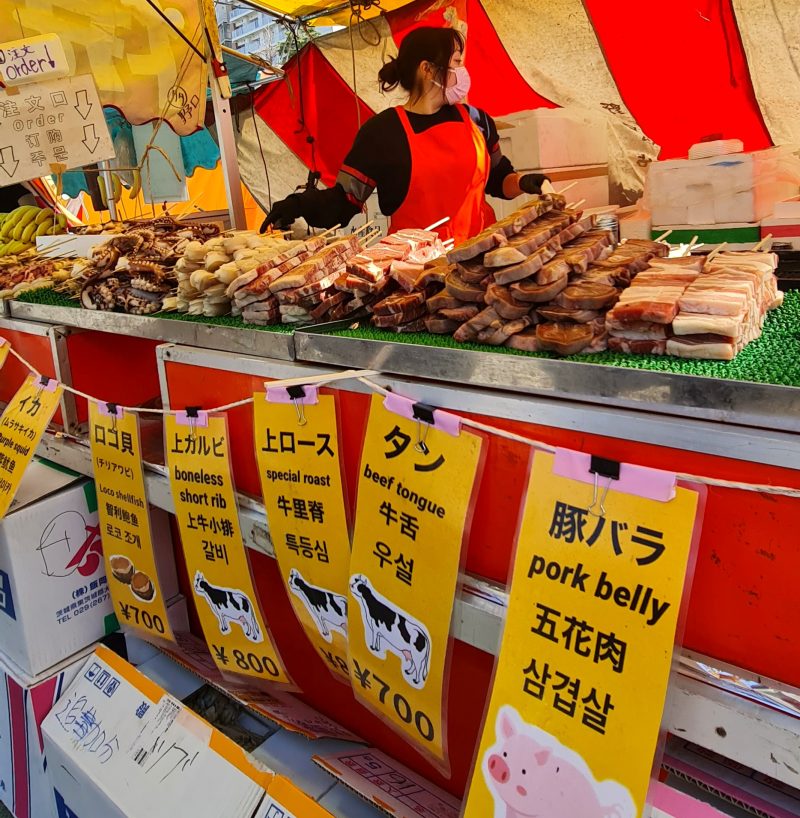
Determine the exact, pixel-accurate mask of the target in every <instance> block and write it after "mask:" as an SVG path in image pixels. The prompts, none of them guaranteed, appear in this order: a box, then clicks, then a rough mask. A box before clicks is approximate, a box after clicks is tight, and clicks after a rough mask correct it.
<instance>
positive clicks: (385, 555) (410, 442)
mask: <svg viewBox="0 0 800 818" xmlns="http://www.w3.org/2000/svg"><path fill="white" fill-rule="evenodd" d="M401 400H402V399H401ZM445 415H446V413H442V416H445ZM448 417H453V416H452V415H450V416H448ZM480 455H481V439H480V438H479V437H477V436H476V435H474V434H471V433H469V432H465V431H460V432H459V430H458V427H457V425H456V427H455V429H454V433H453V434H450V433H448V432H445V431H440V430H439V429H438V428H436V427H435V426H431V425H428V424H427V423H419V422H417V421H414V420H408V419H406V418H405V417H401V416H400V415H398V414H395V413H394V412H390V411H387V410H386V409H385V408H384V406H383V404H382V399H381V398H380V397H379V396H374V397H373V399H372V405H371V407H370V413H369V421H368V423H367V432H366V436H365V439H364V447H363V450H362V454H361V471H360V475H359V483H358V502H357V504H356V521H355V532H354V535H353V554H352V557H351V561H350V574H351V576H350V597H351V599H350V607H349V616H348V624H349V628H348V630H349V642H348V650H349V658H350V666H351V683H352V686H353V690H354V691H355V694H356V697H357V698H358V699H360V700H361V702H362V703H363V704H364V705H365V706H367V707H369V708H370V709H371V710H372V711H373V712H375V713H377V714H378V715H380V716H381V718H382V719H383V720H384V721H386V722H387V723H388V724H389V725H390V726H391V727H393V728H394V729H395V730H397V731H398V732H400V733H401V734H402V735H403V736H404V737H405V738H406V739H407V740H408V741H410V742H412V743H413V744H414V745H415V747H417V749H419V750H420V751H421V752H422V753H423V754H425V755H426V756H428V757H429V758H430V759H431V761H432V762H433V763H435V764H436V765H437V766H438V767H439V768H440V769H446V768H447V748H446V736H445V735H444V718H443V712H444V708H445V706H446V703H445V702H444V700H443V697H444V691H445V690H446V682H447V680H446V678H445V676H446V668H447V666H448V662H447V658H448V653H449V650H450V621H451V619H452V615H453V605H454V603H455V593H456V585H457V581H458V571H459V567H460V563H461V550H462V542H463V539H464V528H465V525H466V521H467V518H468V512H469V508H470V502H471V499H472V494H473V489H474V486H475V478H476V475H477V472H478V467H479V462H480Z"/></svg>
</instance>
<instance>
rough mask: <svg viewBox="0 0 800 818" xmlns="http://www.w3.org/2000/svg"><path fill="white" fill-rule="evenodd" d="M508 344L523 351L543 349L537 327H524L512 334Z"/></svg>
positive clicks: (539, 350)
mask: <svg viewBox="0 0 800 818" xmlns="http://www.w3.org/2000/svg"><path fill="white" fill-rule="evenodd" d="M506 346H507V347H511V349H520V350H522V351H523V352H541V350H542V348H541V346H540V344H539V338H538V337H537V335H536V328H535V327H532V328H529V329H524V330H522V332H518V333H516V334H515V335H512V336H511V337H510V338H509V339H508V340H507V341H506Z"/></svg>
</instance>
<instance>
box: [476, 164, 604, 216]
mask: <svg viewBox="0 0 800 818" xmlns="http://www.w3.org/2000/svg"><path fill="white" fill-rule="evenodd" d="M518 172H519V173H543V174H545V175H546V176H549V177H550V179H551V181H552V183H553V187H554V188H555V189H556V191H559V190H563V189H564V188H565V187H566V186H567V185H570V184H572V183H573V182H574V183H575V186H574V187H571V188H570V189H569V190H568V191H567V192H566V193H565V194H564V195H565V196H566V197H567V203H570V202H579V201H581V199H585V201H584V203H583V204H582V205H581V207H582V208H591V207H605V206H607V205H608V198H609V195H608V165H593V166H591V167H568V168H532V169H527V170H519V171H518ZM528 199H530V196H528V194H527V193H526V194H523V195H522V196H518V197H517V198H516V199H495V198H494V197H493V196H487V197H486V201H487V202H489V204H490V205H491V206H492V208H493V209H494V212H495V215H496V216H497V218H498V219H502V218H503V217H505V216H508V215H509V214H510V213H513V212H514V211H515V210H517V209H518V208H520V207H522V205H523V204H525V202H527V201H528Z"/></svg>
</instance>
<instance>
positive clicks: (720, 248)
mask: <svg viewBox="0 0 800 818" xmlns="http://www.w3.org/2000/svg"><path fill="white" fill-rule="evenodd" d="M727 246H728V242H727V241H723V242H722V244H720V245H719V247H716V248H715V249H714V250H712V251H711V252H710V253H709V254H708V258H706V264H708V262H709V261H711V259H712V258H714V256H716V255H717V253H721V252H722V251H723V250H724V249H725V248H726V247H727Z"/></svg>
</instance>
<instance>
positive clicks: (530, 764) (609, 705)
mask: <svg viewBox="0 0 800 818" xmlns="http://www.w3.org/2000/svg"><path fill="white" fill-rule="evenodd" d="M553 462H554V458H553V456H552V455H550V454H545V453H540V452H537V454H536V456H535V458H534V464H533V469H532V473H531V477H530V481H529V484H528V494H527V500H526V505H525V511H524V516H523V520H522V527H521V530H520V534H519V541H518V544H517V551H516V556H515V559H514V571H513V578H512V584H511V593H510V598H509V603H508V611H507V614H506V624H505V631H504V633H503V642H502V646H501V649H500V655H499V657H498V659H497V664H496V670H495V679H494V685H493V689H492V694H491V699H490V703H489V709H488V711H487V716H486V721H485V724H484V727H483V735H482V738H481V741H480V747H479V751H478V757H477V759H476V763H475V768H474V770H473V774H472V781H471V785H470V789H469V793H468V796H467V800H466V806H465V809H464V812H463V815H464V816H465V818H486V816H489V815H494V816H503V818H505V816H506V815H542V816H544V815H547V816H554V818H573V816H580V818H605V817H606V816H609V815H613V816H615V818H637V817H638V816H641V815H644V814H645V803H646V798H647V791H648V787H649V784H650V776H651V771H652V767H653V763H654V759H655V754H656V751H657V746H658V741H659V733H660V725H661V719H662V714H663V709H664V702H665V699H666V693H667V685H668V682H669V676H670V670H671V666H672V655H673V649H674V643H675V635H676V629H677V624H678V616H679V612H680V608H681V600H682V596H683V588H684V582H685V576H686V568H687V565H688V561H689V555H690V552H691V545H692V537H693V532H694V526H695V517H696V514H697V508H698V494H697V492H694V491H691V490H689V489H685V488H681V487H678V488H676V489H675V494H674V497H673V498H672V499H671V500H669V501H666V502H660V501H657V500H652V499H646V498H643V497H638V496H633V495H630V494H623V493H622V492H619V491H615V490H613V489H611V490H610V491H608V492H607V493H605V488H604V485H602V484H605V483H606V482H607V481H606V479H604V478H602V477H601V478H600V482H601V486H600V488H599V489H598V487H597V486H596V485H595V486H592V485H591V484H590V483H585V482H578V481H577V480H574V479H569V478H567V477H563V476H560V475H559V474H557V473H556V472H554V470H553ZM608 482H609V483H610V484H611V485H613V482H611V481H608ZM598 495H600V496H602V495H605V496H604V497H603V499H602V500H600V501H599V502H596V501H597V499H598ZM595 509H596V511H595Z"/></svg>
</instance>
